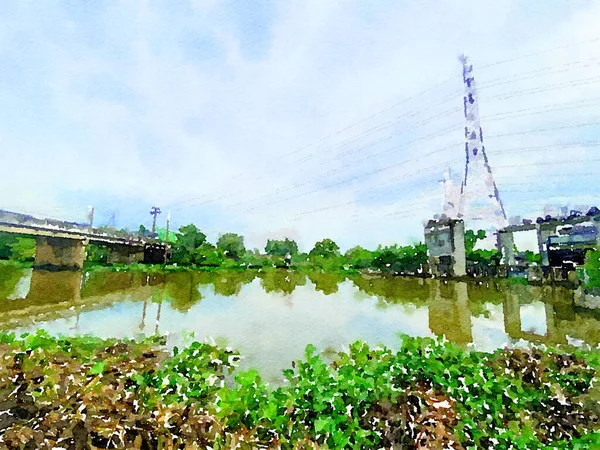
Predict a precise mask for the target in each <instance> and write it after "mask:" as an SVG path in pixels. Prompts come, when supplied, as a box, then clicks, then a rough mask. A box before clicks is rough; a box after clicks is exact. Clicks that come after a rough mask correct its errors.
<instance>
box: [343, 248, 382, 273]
mask: <svg viewBox="0 0 600 450" xmlns="http://www.w3.org/2000/svg"><path fill="white" fill-rule="evenodd" d="M344 257H345V258H346V260H347V261H348V264H349V265H350V267H352V268H353V269H356V270H363V269H369V268H371V267H373V261H374V259H375V255H374V254H373V252H371V251H369V250H367V249H364V248H362V247H361V246H359V245H357V246H356V247H353V248H351V249H349V250H348V251H347V252H346V253H345V254H344Z"/></svg>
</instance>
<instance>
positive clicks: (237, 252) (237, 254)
mask: <svg viewBox="0 0 600 450" xmlns="http://www.w3.org/2000/svg"><path fill="white" fill-rule="evenodd" d="M217 248H218V249H219V250H221V251H222V252H223V254H224V255H225V256H226V257H228V258H233V259H235V260H238V259H240V258H241V257H242V256H243V255H244V253H246V248H245V247H244V237H243V236H240V235H238V234H235V233H225V234H224V235H222V236H221V237H220V238H219V240H218V241H217Z"/></svg>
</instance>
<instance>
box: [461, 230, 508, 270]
mask: <svg viewBox="0 0 600 450" xmlns="http://www.w3.org/2000/svg"><path fill="white" fill-rule="evenodd" d="M486 237H487V235H486V232H485V231H484V230H478V231H477V232H475V231H473V230H467V231H465V254H466V255H465V256H466V259H467V261H468V262H471V264H472V265H474V266H476V267H481V268H487V267H493V266H498V265H499V264H500V261H501V260H502V253H500V251H498V250H496V249H492V250H484V249H477V250H475V246H476V245H477V241H479V240H483V239H485V238H486Z"/></svg>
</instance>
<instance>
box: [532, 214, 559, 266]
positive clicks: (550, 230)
mask: <svg viewBox="0 0 600 450" xmlns="http://www.w3.org/2000/svg"><path fill="white" fill-rule="evenodd" d="M555 234H556V228H555V227H553V226H549V225H548V224H541V225H538V226H537V241H538V250H539V252H540V255H542V267H549V266H550V261H549V259H548V246H547V242H548V238H549V237H550V236H553V235H555Z"/></svg>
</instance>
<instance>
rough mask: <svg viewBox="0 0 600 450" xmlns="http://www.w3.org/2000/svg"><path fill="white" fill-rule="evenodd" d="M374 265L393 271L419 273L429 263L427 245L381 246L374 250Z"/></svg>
mask: <svg viewBox="0 0 600 450" xmlns="http://www.w3.org/2000/svg"><path fill="white" fill-rule="evenodd" d="M373 254H374V256H375V258H374V259H373V267H375V268H377V269H379V270H381V271H384V272H391V273H418V272H419V270H420V269H421V268H422V266H423V264H426V263H427V246H426V245H425V244H422V243H420V242H419V243H417V244H415V245H406V246H403V247H402V246H398V245H392V246H390V247H379V248H378V249H377V250H376V251H375V252H373Z"/></svg>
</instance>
